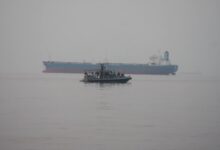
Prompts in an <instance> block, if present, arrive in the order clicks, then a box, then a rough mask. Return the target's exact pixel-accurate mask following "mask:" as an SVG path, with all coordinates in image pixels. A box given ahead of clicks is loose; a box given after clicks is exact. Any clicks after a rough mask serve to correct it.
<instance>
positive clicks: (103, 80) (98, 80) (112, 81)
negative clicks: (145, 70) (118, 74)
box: [82, 77, 131, 83]
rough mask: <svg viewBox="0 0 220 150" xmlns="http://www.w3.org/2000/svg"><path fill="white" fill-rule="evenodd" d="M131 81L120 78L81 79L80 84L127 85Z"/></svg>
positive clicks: (129, 78) (128, 78)
mask: <svg viewBox="0 0 220 150" xmlns="http://www.w3.org/2000/svg"><path fill="white" fill-rule="evenodd" d="M129 80H131V77H127V78H121V79H90V80H86V79H83V80H82V82H85V83H127V82H128V81H129Z"/></svg>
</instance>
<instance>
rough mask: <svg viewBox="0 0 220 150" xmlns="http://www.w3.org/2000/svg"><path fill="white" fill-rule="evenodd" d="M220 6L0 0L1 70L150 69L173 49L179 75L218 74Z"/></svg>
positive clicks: (180, 0) (151, 0) (173, 0)
mask: <svg viewBox="0 0 220 150" xmlns="http://www.w3.org/2000/svg"><path fill="white" fill-rule="evenodd" d="M219 14H220V1H218V0H135V1H132V0H127V1H126V0H111V1H110V0H93V1H89V0H62V1H61V0H60V1H58V0H38V1H34V0H0V22H1V23H0V68H1V71H0V72H13V73H15V72H29V73H30V72H35V73H36V72H40V71H42V70H43V66H42V63H41V62H42V61H43V60H59V61H88V62H100V61H103V60H106V59H107V60H108V61H109V62H125V63H127V62H134V63H146V62H147V59H148V57H149V56H151V55H153V54H157V53H158V52H160V51H161V52H162V51H164V50H169V51H170V53H171V60H172V62H173V63H175V64H178V65H179V66H180V72H199V73H203V74H210V75H219V74H220V71H219V70H220V67H219V60H218V59H219V55H220V45H219V43H220V29H219V27H220V17H219Z"/></svg>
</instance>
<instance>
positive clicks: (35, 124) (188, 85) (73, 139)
mask: <svg viewBox="0 0 220 150" xmlns="http://www.w3.org/2000/svg"><path fill="white" fill-rule="evenodd" d="M81 78H82V75H80V74H10V75H0V149H1V150H208V149H210V150H219V149H220V80H219V79H217V78H212V77H205V76H202V75H176V76H149V75H142V76H141V75H139V76H138V75H136V76H133V80H131V82H129V83H127V84H85V83H82V82H79V80H80V79H81Z"/></svg>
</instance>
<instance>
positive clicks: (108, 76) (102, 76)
mask: <svg viewBox="0 0 220 150" xmlns="http://www.w3.org/2000/svg"><path fill="white" fill-rule="evenodd" d="M131 79H132V78H131V77H130V76H125V75H124V74H123V73H120V72H117V73H116V72H114V71H111V70H107V69H106V67H105V65H104V64H100V69H98V70H95V71H86V72H85V73H84V78H83V79H82V80H81V81H82V82H97V83H126V82H128V81H129V80H131Z"/></svg>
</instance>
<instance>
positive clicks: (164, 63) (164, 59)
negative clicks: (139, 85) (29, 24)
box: [43, 51, 178, 75]
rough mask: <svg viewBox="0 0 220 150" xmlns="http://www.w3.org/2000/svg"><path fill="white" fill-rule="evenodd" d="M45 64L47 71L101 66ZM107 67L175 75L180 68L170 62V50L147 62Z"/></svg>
mask: <svg viewBox="0 0 220 150" xmlns="http://www.w3.org/2000/svg"><path fill="white" fill-rule="evenodd" d="M43 64H44V66H45V70H44V71H43V72H46V73H83V72H85V71H86V70H94V69H98V68H99V64H94V63H84V62H83V63H80V62H60V61H43ZM106 67H107V68H108V69H110V70H114V71H119V72H123V73H126V74H158V75H169V74H173V75H174V74H176V72H177V70H178V66H177V65H173V64H171V63H170V60H169V52H168V51H166V52H165V53H164V54H163V55H161V56H157V55H154V56H152V57H150V62H149V63H147V64H130V63H107V64H106Z"/></svg>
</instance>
